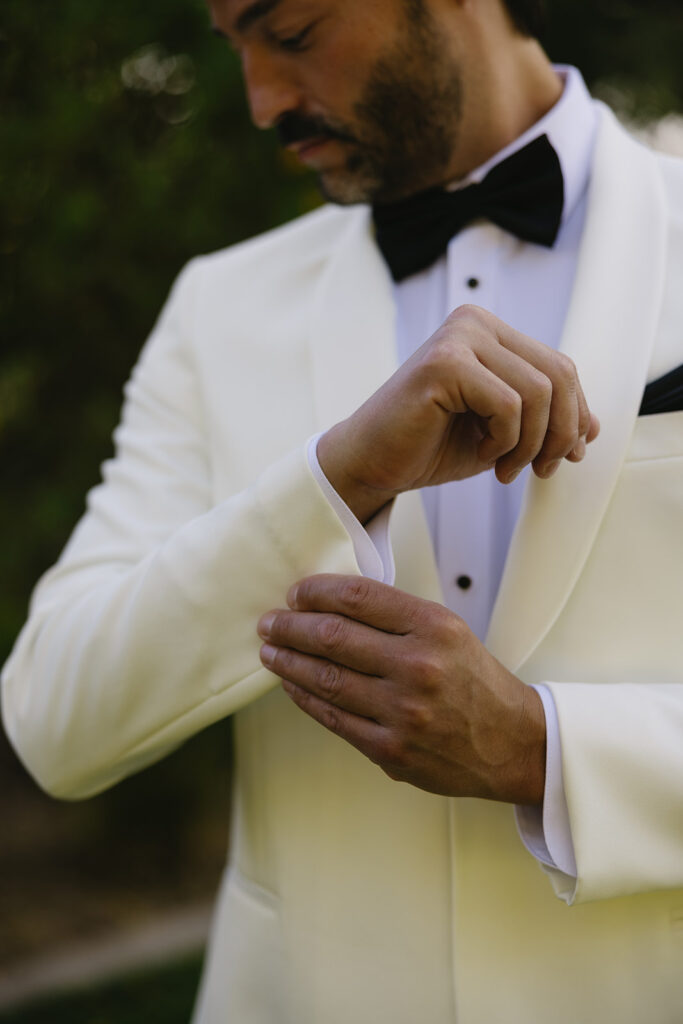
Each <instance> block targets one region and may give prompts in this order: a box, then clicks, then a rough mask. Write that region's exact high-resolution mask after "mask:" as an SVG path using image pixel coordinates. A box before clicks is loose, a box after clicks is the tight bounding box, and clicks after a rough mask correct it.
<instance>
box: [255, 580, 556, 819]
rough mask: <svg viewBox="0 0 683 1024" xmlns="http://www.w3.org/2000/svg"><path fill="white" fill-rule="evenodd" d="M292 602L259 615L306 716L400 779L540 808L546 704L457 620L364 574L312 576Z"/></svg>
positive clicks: (271, 651)
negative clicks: (544, 705) (544, 706)
mask: <svg viewBox="0 0 683 1024" xmlns="http://www.w3.org/2000/svg"><path fill="white" fill-rule="evenodd" d="M287 603H288V605H289V609H280V610H277V611H272V612H268V613H267V614H266V615H264V616H263V617H262V618H261V620H260V622H259V625H258V631H259V635H260V636H261V637H262V639H263V640H264V641H265V643H264V645H263V646H262V648H261V660H262V662H263V664H264V665H265V666H266V668H268V669H270V670H271V671H272V672H274V673H276V674H277V675H279V676H281V678H282V680H283V686H284V689H285V691H286V692H287V694H288V695H289V696H290V697H291V699H292V700H293V701H294V703H295V704H297V705H298V706H299V707H300V708H301V709H302V710H303V711H305V712H306V713H307V714H308V715H310V716H311V717H312V718H314V719H315V720H316V721H317V722H319V723H320V724H321V725H323V726H325V728H327V729H329V730H331V731H332V732H334V733H336V734H337V735H338V736H340V737H342V738H343V739H345V740H346V741H347V742H349V743H351V744H352V745H353V746H354V747H357V748H358V750H360V751H361V752H362V753H363V754H365V755H366V757H369V758H370V760H371V761H374V762H375V763H376V764H378V765H379V766H380V767H381V768H382V769H383V770H384V771H385V772H386V773H387V775H389V776H390V777H391V778H392V779H396V780H400V781H403V782H409V783H411V784H412V785H414V786H418V787H419V788H420V789H425V790H428V791H430V792H433V793H441V794H444V795H447V796H475V797H485V798H487V799H492V800H503V801H508V802H511V803H518V804H540V803H542V800H543V787H544V781H545V716H544V713H543V705H542V703H541V699H540V697H539V696H538V694H537V693H536V691H535V690H534V689H532V688H531V687H529V686H526V685H525V684H524V683H522V681H521V680H520V679H518V678H517V676H514V675H513V674H512V673H511V672H508V670H507V669H506V668H505V667H504V666H503V665H501V664H500V662H499V661H497V660H496V659H495V658H494V657H493V656H492V655H491V654H489V652H488V651H487V650H486V648H485V647H484V646H483V644H481V643H480V641H479V640H478V639H477V638H476V637H475V636H474V634H473V633H472V632H471V630H470V629H469V628H468V626H467V625H466V624H465V623H464V622H463V620H462V619H460V618H459V617H458V616H457V615H455V614H453V613H452V612H450V611H448V610H447V609H446V608H444V607H443V606H442V605H440V604H435V603H433V602H431V601H423V600H421V599H420V598H417V597H413V596H412V595H410V594H406V593H404V592H402V591H400V590H396V589H395V588H394V587H389V586H387V585H386V584H384V583H377V582H375V581H374V580H370V579H367V578H365V577H362V576H333V575H319V576H310V577H308V578H307V579H304V580H301V581H300V582H299V583H297V584H295V585H294V586H293V587H292V588H291V589H290V591H289V594H288V595H287Z"/></svg>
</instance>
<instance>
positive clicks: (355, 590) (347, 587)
mask: <svg viewBox="0 0 683 1024" xmlns="http://www.w3.org/2000/svg"><path fill="white" fill-rule="evenodd" d="M339 600H340V602H341V604H342V606H343V607H344V608H346V609H348V610H350V611H357V610H358V609H359V608H362V607H364V606H365V605H366V604H367V603H368V602H369V600H370V581H369V580H368V579H367V578H366V577H365V576H351V577H350V578H348V579H345V580H344V581H343V582H342V583H341V585H340V588H339Z"/></svg>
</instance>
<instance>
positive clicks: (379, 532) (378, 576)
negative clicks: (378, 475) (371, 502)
mask: <svg viewBox="0 0 683 1024" xmlns="http://www.w3.org/2000/svg"><path fill="white" fill-rule="evenodd" d="M321 437H322V432H321V433H319V434H314V436H313V437H312V438H311V439H310V440H309V442H308V447H307V450H306V451H307V457H308V465H309V468H310V470H311V473H312V474H313V477H314V479H315V481H316V483H317V484H318V486H319V487H320V490H321V491H322V493H323V495H324V496H325V498H326V499H327V502H328V504H329V505H330V507H331V509H332V511H333V512H334V513H335V515H336V516H337V518H338V519H339V521H340V522H341V524H342V526H343V527H344V529H345V530H346V532H347V533H348V535H349V539H350V541H351V543H352V544H353V550H354V553H355V556H356V561H357V562H358V568H359V569H360V571H361V573H362V574H363V576H368V577H369V578H370V579H372V580H377V581H378V582H379V583H389V584H393V582H394V580H395V578H396V567H395V565H394V555H393V551H392V549H391V541H390V540H389V518H390V516H391V509H392V507H393V502H389V503H388V504H387V505H385V506H384V507H383V508H381V509H380V510H379V512H378V513H377V514H376V515H375V516H373V518H372V519H370V520H369V522H367V523H366V524H365V526H362V525H361V523H360V522H359V521H358V519H356V517H355V516H354V514H353V512H352V511H351V509H350V508H349V506H348V505H347V504H346V502H345V501H343V500H342V499H341V498H340V497H339V495H338V494H337V492H336V491H335V489H334V487H333V486H332V484H331V483H330V481H329V480H328V479H327V477H326V476H325V474H324V473H323V471H322V469H321V467H320V463H319V462H318V441H319V440H320V438H321Z"/></svg>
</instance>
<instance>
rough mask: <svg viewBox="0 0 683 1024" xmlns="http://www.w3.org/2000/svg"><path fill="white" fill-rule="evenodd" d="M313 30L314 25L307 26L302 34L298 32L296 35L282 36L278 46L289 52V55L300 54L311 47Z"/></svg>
mask: <svg viewBox="0 0 683 1024" xmlns="http://www.w3.org/2000/svg"><path fill="white" fill-rule="evenodd" d="M312 30H313V25H307V26H306V27H305V28H303V29H302V30H301V32H296V33H295V34H294V35H291V36H281V37H280V38H279V39H278V46H279V47H280V48H281V49H282V50H287V51H288V53H300V52H301V51H302V50H305V49H306V48H307V47H308V46H309V44H310V35H311V31H312Z"/></svg>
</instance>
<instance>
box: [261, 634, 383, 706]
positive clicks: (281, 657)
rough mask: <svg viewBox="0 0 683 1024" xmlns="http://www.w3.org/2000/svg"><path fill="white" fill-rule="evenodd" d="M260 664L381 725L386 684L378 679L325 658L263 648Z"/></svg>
mask: <svg viewBox="0 0 683 1024" xmlns="http://www.w3.org/2000/svg"><path fill="white" fill-rule="evenodd" d="M261 661H262V662H263V664H264V665H265V667H266V668H267V669H270V671H271V672H274V673H275V675H278V676H280V677H281V678H282V679H286V680H288V681H289V682H290V683H295V684H296V685H297V686H299V687H301V688H302V689H304V690H306V691H307V692H308V693H310V694H313V696H315V697H319V698H320V700H324V701H326V702H327V703H328V704H334V705H335V707H339V708H344V710H346V711H350V712H351V713H352V714H354V715H360V716H361V717H363V718H372V719H374V720H376V721H380V720H381V719H382V717H383V714H384V711H385V709H386V707H387V703H386V684H384V683H383V681H382V680H380V679H377V678H376V677H375V676H368V675H364V674H362V673H360V672H354V671H353V670H352V669H348V668H344V667H343V666H342V665H338V664H336V663H335V662H333V661H328V660H327V659H325V658H314V657H311V655H310V654H301V653H300V652H299V651H293V650H289V649H288V648H286V647H274V646H273V645H271V644H264V645H263V647H262V648H261Z"/></svg>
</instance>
